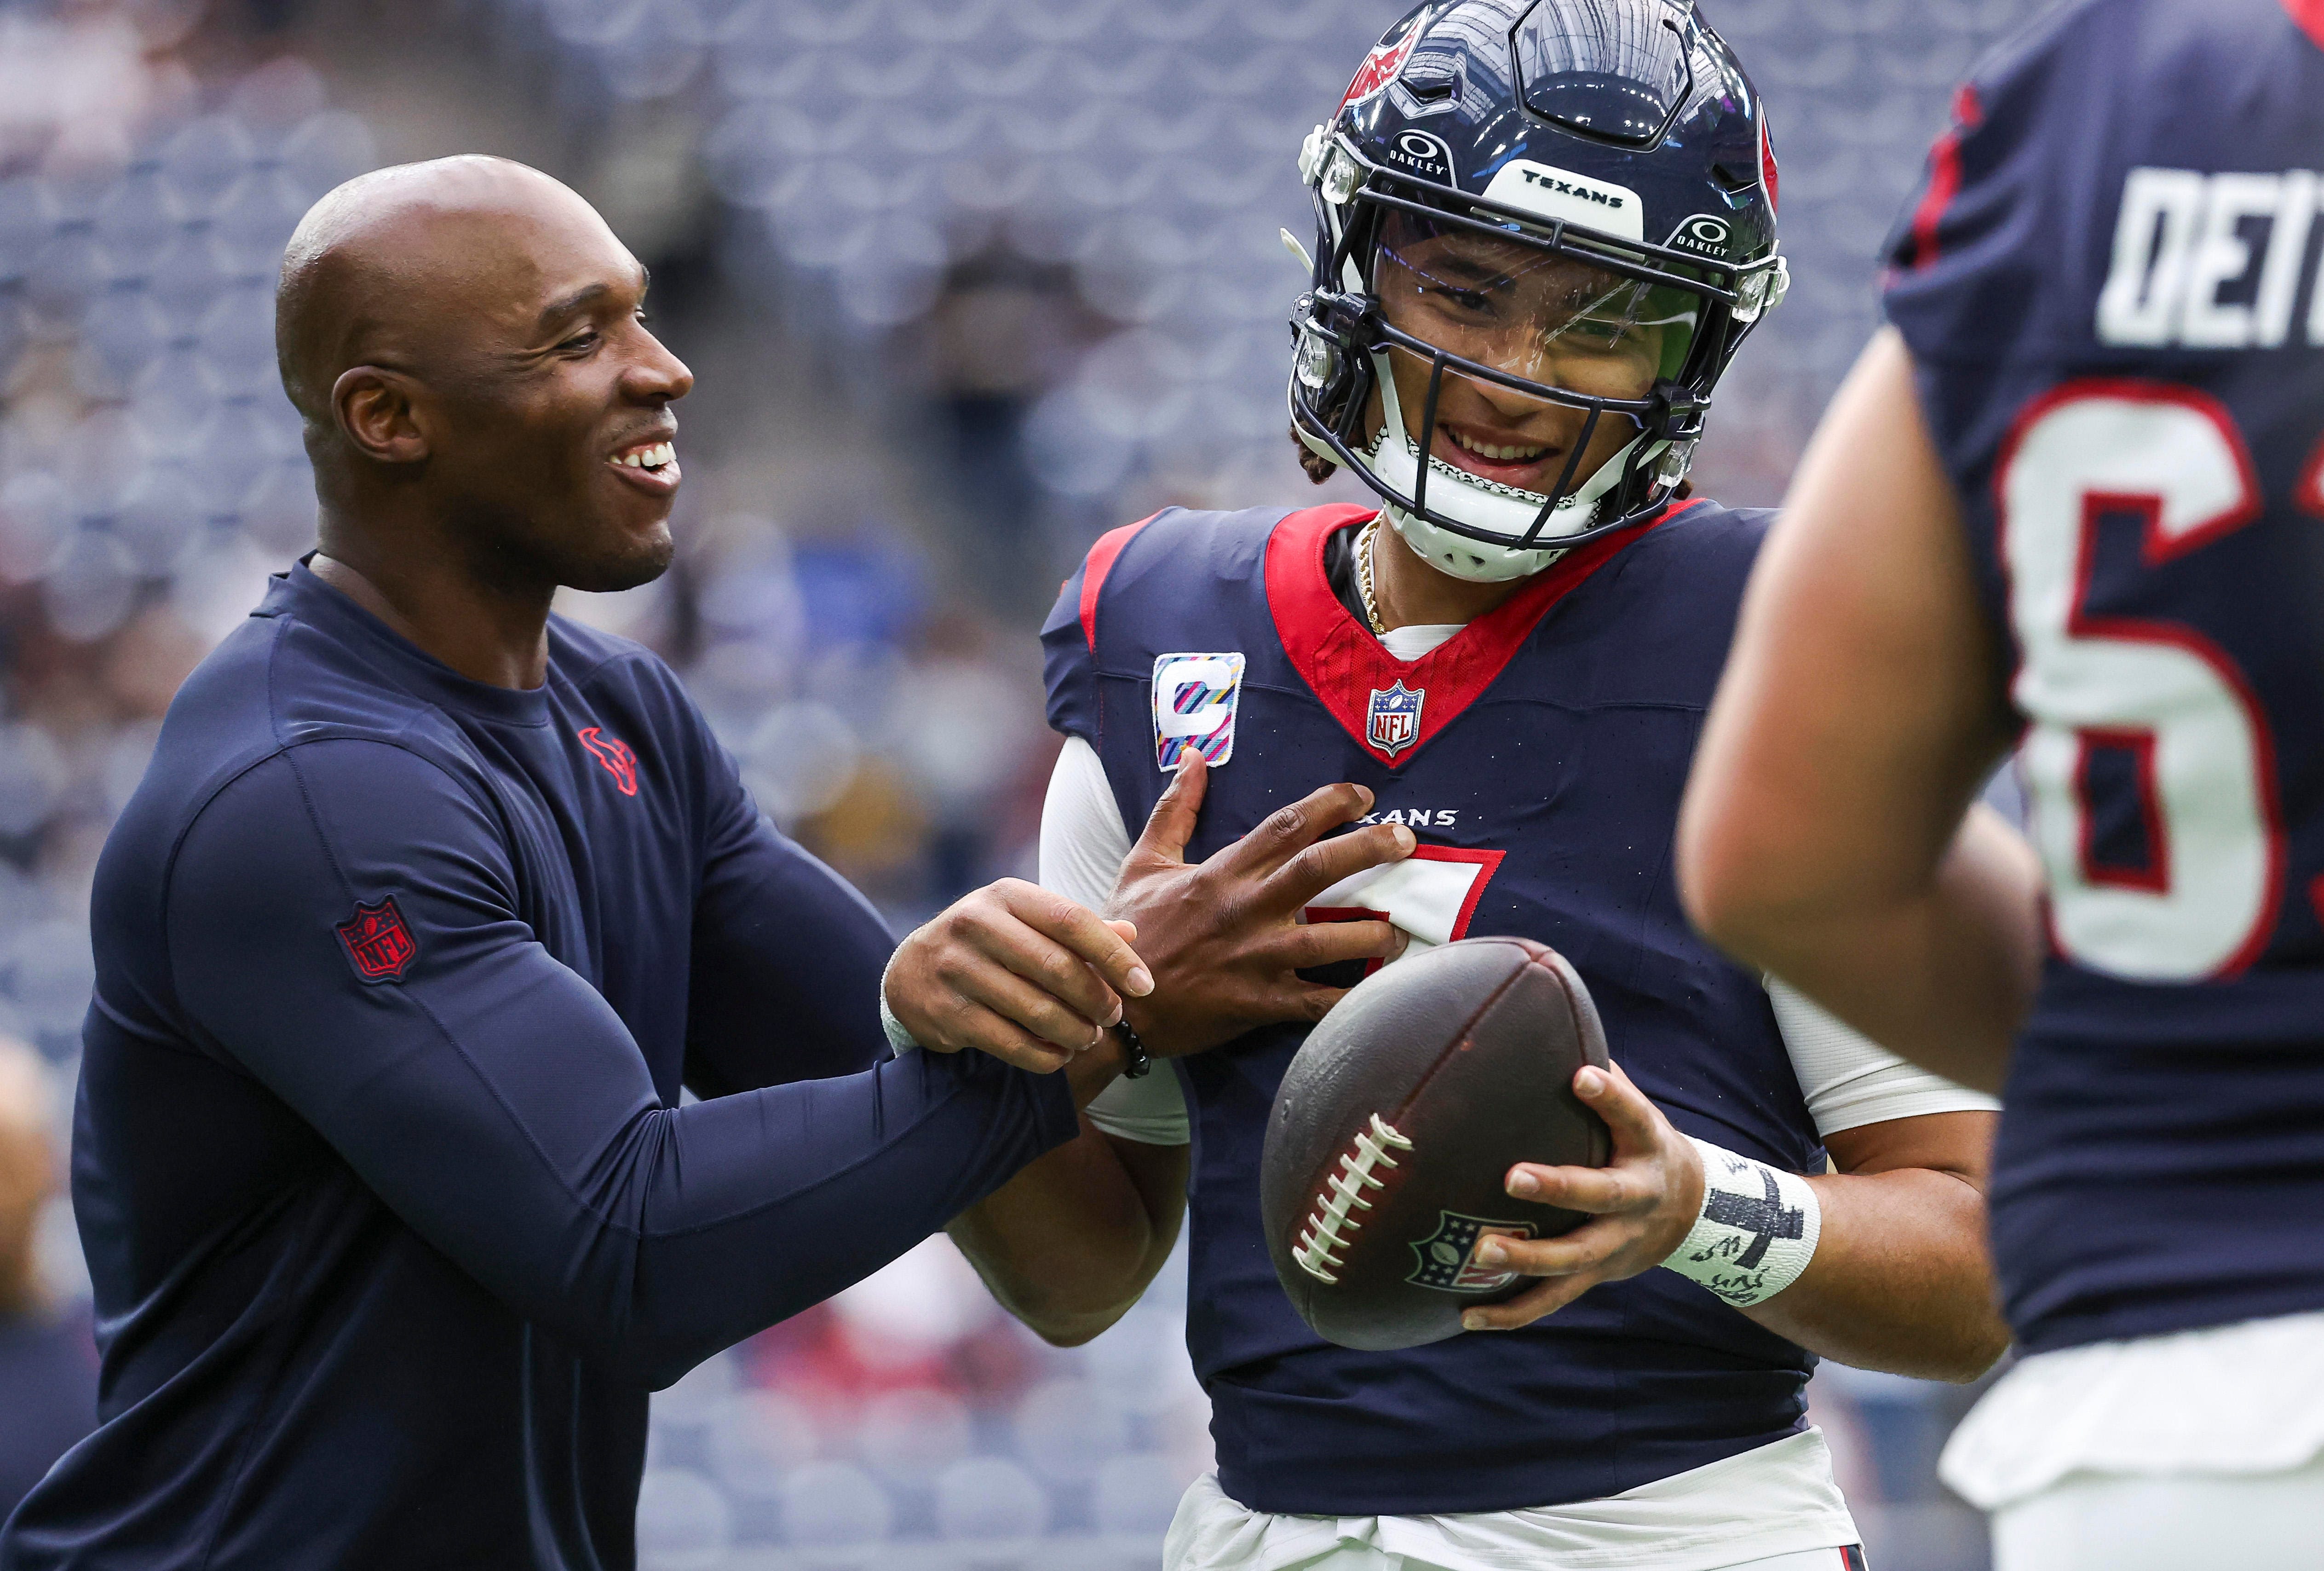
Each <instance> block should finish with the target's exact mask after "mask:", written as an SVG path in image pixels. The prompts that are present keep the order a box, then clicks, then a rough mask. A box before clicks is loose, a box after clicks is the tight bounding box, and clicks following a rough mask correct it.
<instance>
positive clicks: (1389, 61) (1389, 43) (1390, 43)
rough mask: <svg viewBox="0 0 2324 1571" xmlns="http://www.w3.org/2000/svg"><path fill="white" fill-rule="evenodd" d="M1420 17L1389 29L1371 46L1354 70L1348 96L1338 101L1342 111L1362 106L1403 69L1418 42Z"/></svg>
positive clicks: (1416, 13)
mask: <svg viewBox="0 0 2324 1571" xmlns="http://www.w3.org/2000/svg"><path fill="white" fill-rule="evenodd" d="M1422 9H1423V10H1425V9H1426V8H1425V7H1423V8H1422ZM1420 15H1421V13H1420V12H1418V11H1416V12H1414V13H1413V14H1411V15H1409V16H1407V17H1406V18H1405V19H1404V20H1403V21H1402V22H1399V23H1397V24H1396V25H1395V26H1394V27H1391V28H1389V29H1388V32H1387V33H1386V34H1385V35H1384V36H1383V37H1382V38H1381V39H1380V41H1379V43H1377V44H1375V45H1373V46H1372V51H1371V53H1369V54H1368V55H1366V56H1364V63H1363V64H1361V65H1360V66H1358V67H1357V68H1356V74H1355V76H1354V77H1353V78H1351V79H1350V80H1349V82H1348V90H1347V92H1346V93H1345V94H1344V95H1342V97H1341V99H1340V107H1341V109H1342V111H1344V110H1346V108H1347V107H1348V106H1349V105H1351V104H1360V103H1362V102H1363V101H1364V100H1365V99H1367V98H1369V97H1370V96H1372V95H1373V94H1375V93H1378V92H1379V91H1380V90H1381V89H1382V88H1384V87H1387V86H1388V84H1389V83H1390V82H1393V81H1394V80H1396V74H1397V72H1398V71H1400V70H1402V69H1404V62H1405V61H1406V60H1408V59H1410V58H1411V55H1412V46H1413V45H1414V44H1415V43H1416V42H1418V41H1419V40H1420V29H1419V27H1418V26H1417V25H1416V24H1417V23H1418V21H1419V19H1420Z"/></svg>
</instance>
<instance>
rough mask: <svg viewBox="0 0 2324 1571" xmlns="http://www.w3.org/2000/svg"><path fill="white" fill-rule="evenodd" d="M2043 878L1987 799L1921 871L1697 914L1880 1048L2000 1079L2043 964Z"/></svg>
mask: <svg viewBox="0 0 2324 1571" xmlns="http://www.w3.org/2000/svg"><path fill="white" fill-rule="evenodd" d="M2040 893H2041V877H2040V872H2039V869H2038V867H2037V866H2036V864H2035V862H2034V859H2033V852H2032V850H2030V849H2029V848H2028V847H2027V846H2026V845H2025V843H2024V840H2023V839H2022V838H2020V837H2019V835H2018V834H2017V832H2016V831H2015V830H2013V829H2011V828H2010V827H2009V826H2008V825H2007V824H2006V822H2004V821H2003V820H2002V819H2001V817H2000V816H1999V815H1998V814H1997V813H1994V812H1993V811H1992V810H1991V809H1989V808H1985V807H1978V808H1975V809H1973V810H1972V811H1971V812H1970V813H1969V816H1968V817H1967V818H1966V819H1965V820H1964V821H1963V822H1962V825H1961V829H1960V833H1959V834H1958V835H1956V836H1955V838H1954V840H1953V841H1952V844H1951V846H1950V848H1949V849H1948V850H1947V851H1946V853H1945V855H1944V856H1943V857H1942V858H1941V859H1940V860H1939V861H1938V862H1937V863H1936V864H1935V866H1933V867H1932V868H1931V869H1930V870H1929V872H1928V874H1927V876H1926V877H1924V878H1922V879H1919V880H1916V881H1914V882H1912V883H1910V884H1907V885H1905V886H1904V887H1895V888H1891V887H1879V886H1878V885H1877V884H1876V883H1874V882H1873V881H1871V880H1867V882H1866V884H1865V885H1863V886H1850V885H1848V884H1837V885H1834V886H1832V887H1826V888H1823V889H1821V890H1819V891H1817V895H1818V896H1819V897H1818V898H1816V899H1814V900H1812V901H1803V902H1799V903H1796V904H1793V903H1786V905H1784V906H1782V907H1780V908H1779V907H1776V906H1774V905H1749V904H1746V903H1739V902H1738V903H1732V904H1729V905H1723V906H1720V907H1719V908H1716V909H1712V910H1709V911H1706V912H1704V913H1703V914H1702V918H1701V919H1702V920H1703V921H1704V923H1705V931H1706V932H1708V933H1709V935H1710V936H1711V939H1712V940H1713V941H1714V942H1717V943H1719V944H1720V947H1722V948H1724V949H1726V950H1728V951H1729V952H1730V953H1733V954H1735V955H1736V956H1737V957H1738V958H1739V959H1742V960H1746V961H1748V962H1749V963H1750V964H1753V965H1756V966H1758V967H1761V968H1763V969H1766V970H1768V971H1772V972H1774V973H1775V975H1776V976H1779V977H1781V978H1783V979H1784V981H1786V982H1789V983H1790V984H1791V985H1792V986H1793V987H1794V988H1798V989H1799V990H1800V991H1801V992H1803V993H1804V994H1806V995H1807V996H1808V997H1811V998H1812V999H1814V1000H1815V1001H1816V1002H1817V1003H1819V1004H1821V1005H1822V1006H1824V1007H1825V1008H1827V1009H1829V1010H1831V1012H1832V1013H1833V1014H1834V1015H1839V1016H1840V1018H1841V1019H1842V1020H1844V1021H1846V1022H1847V1023H1848V1024H1850V1025H1853V1026H1855V1027H1856V1028H1857V1029H1858V1031H1861V1032H1863V1033H1864V1034H1866V1035H1867V1036H1869V1037H1871V1038H1872V1039H1873V1040H1874V1041H1875V1042H1877V1043H1880V1045H1881V1046H1883V1047H1885V1048H1886V1049H1887V1050H1888V1051H1889V1052H1894V1053H1895V1054H1896V1055H1897V1056H1899V1057H1900V1058H1904V1059H1906V1060H1908V1061H1912V1062H1914V1063H1916V1064H1919V1065H1921V1066H1922V1067H1923V1068H1924V1069H1928V1070H1934V1071H1935V1072H1936V1073H1938V1074H1941V1075H1943V1076H1944V1077H1946V1078H1947V1079H1951V1080H1954V1081H1957V1082H1959V1083H1960V1084H1962V1085H1966V1086H1970V1087H1974V1088H1975V1089H1978V1090H1983V1091H1991V1092H1998V1091H1999V1090H2000V1089H2001V1082H2002V1079H2003V1077H2004V1075H2005V1073H2006V1070H2007V1067H2008V1062H2009V1052H2010V1045H2011V1043H2012V1042H2013V1040H2014V1039H2015V1034H2016V1031H2017V1027H2018V1025H2019V1024H2020V1022H2022V1021H2023V1020H2024V1015H2025V1011H2026V1009H2027V1008H2028V1006H2030V1004H2031V1002H2032V999H2033V989H2034V987H2035V985H2036V984H2037V983H2038V982H2039V980H2040V977H2041V954H2042V936H2041V916H2040Z"/></svg>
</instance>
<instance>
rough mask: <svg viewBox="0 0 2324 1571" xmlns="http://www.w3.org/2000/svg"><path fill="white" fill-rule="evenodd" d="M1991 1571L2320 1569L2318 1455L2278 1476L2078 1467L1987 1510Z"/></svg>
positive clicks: (2321, 1466) (2322, 1484) (2323, 1472)
mask: <svg viewBox="0 0 2324 1571" xmlns="http://www.w3.org/2000/svg"><path fill="white" fill-rule="evenodd" d="M1993 1564H1994V1571H2208V1568H2209V1567H2212V1566H2218V1567H2222V1568H2232V1571H2324V1458H2319V1459H2318V1460H2317V1461H2313V1462H2310V1463H2309V1464H2308V1465H2306V1466H2304V1467H2295V1468H2292V1469H2291V1470H2289V1471H2288V1472H2282V1473H2214V1474H2189V1473H2159V1474H2119V1473H2076V1474H2071V1475H2068V1476H2067V1477H2065V1478H2061V1479H2060V1480H2059V1481H2058V1482H2057V1483H2056V1484H2052V1485H2051V1486H2050V1487H2049V1488H2047V1489H2045V1490H2043V1491H2042V1493H2039V1494H2036V1495H2033V1496H2030V1497H2029V1498H2027V1499H2025V1500H2022V1501H2019V1502H2016V1503H2015V1504H2014V1505H2006V1506H2004V1507H2002V1508H2001V1509H2000V1510H1999V1511H1996V1512H1994V1514H1993Z"/></svg>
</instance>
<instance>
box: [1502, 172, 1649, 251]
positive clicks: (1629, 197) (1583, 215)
mask: <svg viewBox="0 0 2324 1571" xmlns="http://www.w3.org/2000/svg"><path fill="white" fill-rule="evenodd" d="M1485 199H1486V200H1487V201H1489V202H1499V204H1500V205H1501V206H1502V207H1514V208H1516V209H1517V211H1518V212H1520V213H1531V214H1533V215H1535V216H1536V217H1542V218H1563V219H1564V220H1565V221H1566V222H1567V223H1569V224H1580V225H1584V226H1586V227H1588V228H1591V229H1595V230H1597V231H1598V232H1599V233H1600V234H1611V235H1614V236H1616V237H1618V238H1619V239H1623V240H1643V239H1645V238H1646V220H1645V216H1644V214H1643V212H1642V210H1641V206H1640V203H1639V201H1638V193H1637V192H1636V191H1634V190H1632V189H1630V188H1629V187H1628V186H1618V185H1616V184H1614V182H1613V181H1611V180H1595V179H1591V178H1590V177H1589V176H1588V175H1582V174H1576V173H1574V172H1573V171H1572V170H1562V169H1558V168H1555V167H1554V166H1553V165H1550V164H1545V163H1535V162H1532V161H1530V160H1527V159H1522V158H1516V159H1511V160H1510V161H1508V162H1507V163H1505V164H1503V165H1502V166H1501V167H1500V169H1499V171H1498V172H1497V173H1495V174H1494V176H1493V181H1492V184H1490V185H1489V186H1487V187H1486V188H1485Z"/></svg>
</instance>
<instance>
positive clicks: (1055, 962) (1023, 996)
mask: <svg viewBox="0 0 2324 1571" xmlns="http://www.w3.org/2000/svg"><path fill="white" fill-rule="evenodd" d="M1137 936H1138V929H1137V928H1136V927H1134V926H1132V925H1131V924H1130V923H1128V922H1106V921H1102V920H1101V919H1100V918H1099V917H1098V916H1097V915H1096V914H1094V913H1093V912H1090V911H1088V910H1086V909H1084V907H1082V906H1080V905H1075V904H1074V902H1073V901H1071V900H1068V899H1066V898H1065V896H1063V895H1055V894H1052V893H1050V892H1049V891H1048V890H1047V889H1043V888H1040V887H1037V886H1036V885H1032V884H1028V883H1026V882H1025V881H1024V880H1022V879H1020V878H1003V879H1001V882H999V883H997V884H991V885H988V886H986V887H984V888H982V889H979V890H977V891H975V892H974V893H973V894H970V895H965V896H962V897H961V898H960V899H959V900H957V901H954V903H953V904H952V905H949V906H947V907H945V909H944V910H943V911H941V912H939V913H938V914H936V916H935V917H934V918H933V919H931V920H930V921H929V922H927V923H925V924H924V925H922V926H921V927H919V928H918V929H917V930H916V931H914V932H913V933H912V934H911V936H910V937H908V938H907V939H905V940H904V942H903V943H902V944H900V945H899V946H898V948H897V950H896V956H895V959H893V960H890V961H889V962H888V976H887V980H886V981H885V982H884V983H883V984H882V986H883V988H885V990H886V993H887V997H888V1007H889V1008H890V1009H891V1010H893V1011H894V1012H895V1015H896V1018H897V1019H898V1020H899V1021H900V1022H901V1023H902V1024H903V1027H904V1029H905V1030H907V1031H908V1032H910V1033H911V1034H912V1040H913V1041H915V1042H917V1043H919V1044H920V1045H921V1046H922V1047H926V1048H933V1049H934V1050H935V1051H936V1052H959V1051H960V1050H961V1049H963V1048H964V1047H973V1048H978V1049H981V1050H982V1051H983V1052H989V1053H991V1055H992V1056H993V1057H995V1058H998V1059H1001V1060H1004V1061H1007V1062H1010V1063H1013V1064H1015V1065H1017V1066H1018V1067H1019V1068H1020V1069H1028V1070H1039V1071H1041V1072H1043V1073H1047V1071H1049V1070H1056V1069H1062V1068H1063V1067H1064V1066H1065V1065H1066V1064H1068V1063H1070V1062H1072V1061H1073V1059H1074V1055H1075V1054H1076V1053H1079V1052H1083V1051H1084V1050H1085V1049H1088V1048H1090V1047H1093V1046H1094V1045H1096V1043H1097V1041H1098V1038H1099V1035H1100V1034H1101V1033H1102V1032H1103V1031H1104V1029H1105V1028H1106V1027H1107V1026H1109V1025H1111V1024H1113V1023H1114V1022H1115V1021H1117V1020H1119V1019H1120V1018H1121V1000H1122V998H1123V997H1124V996H1125V995H1127V996H1128V997H1133V998H1134V997H1144V996H1145V995H1146V994H1148V993H1150V992H1152V991H1153V990H1154V978H1153V976H1152V974H1151V973H1150V971H1149V970H1148V968H1147V967H1146V966H1145V965H1144V964H1143V963H1142V962H1141V961H1140V960H1139V958H1138V955H1137V954H1136V952H1135V951H1132V950H1131V949H1130V941H1131V940H1132V939H1135V938H1136V937H1137Z"/></svg>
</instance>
